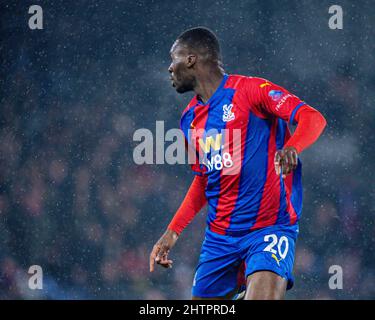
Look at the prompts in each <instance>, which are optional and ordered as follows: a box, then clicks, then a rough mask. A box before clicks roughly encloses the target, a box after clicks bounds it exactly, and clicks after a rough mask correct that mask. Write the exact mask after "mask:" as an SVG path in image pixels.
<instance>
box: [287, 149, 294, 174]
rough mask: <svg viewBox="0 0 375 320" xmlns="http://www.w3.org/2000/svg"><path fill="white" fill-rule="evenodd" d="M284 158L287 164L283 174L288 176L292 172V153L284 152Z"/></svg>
mask: <svg viewBox="0 0 375 320" xmlns="http://www.w3.org/2000/svg"><path fill="white" fill-rule="evenodd" d="M285 158H286V159H287V162H288V164H287V165H286V168H285V174H286V175H288V174H289V173H291V172H292V170H293V157H292V152H286V154H285Z"/></svg>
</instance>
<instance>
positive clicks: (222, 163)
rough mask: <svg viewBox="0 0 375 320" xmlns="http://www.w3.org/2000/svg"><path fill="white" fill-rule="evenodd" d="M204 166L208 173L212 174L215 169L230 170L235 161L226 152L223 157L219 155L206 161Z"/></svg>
mask: <svg viewBox="0 0 375 320" xmlns="http://www.w3.org/2000/svg"><path fill="white" fill-rule="evenodd" d="M203 164H204V165H205V166H206V167H207V171H208V172H211V171H212V170H213V169H215V170H222V169H223V168H230V167H232V166H233V160H232V157H231V155H230V153H229V152H224V153H223V155H221V154H219V153H217V154H215V155H214V156H213V157H212V158H211V160H208V159H207V160H206V161H204V162H203Z"/></svg>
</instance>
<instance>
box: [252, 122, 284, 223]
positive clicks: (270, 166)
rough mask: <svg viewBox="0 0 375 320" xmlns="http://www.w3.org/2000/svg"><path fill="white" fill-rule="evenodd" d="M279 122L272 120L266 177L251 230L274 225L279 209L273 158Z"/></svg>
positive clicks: (277, 181)
mask: <svg viewBox="0 0 375 320" xmlns="http://www.w3.org/2000/svg"><path fill="white" fill-rule="evenodd" d="M278 127H279V122H278V121H277V119H276V118H274V119H273V120H272V126H271V133H270V136H269V139H268V150H267V157H268V160H267V176H266V181H265V184H264V188H263V194H262V199H261V202H260V207H259V211H258V215H257V217H256V221H255V223H254V225H253V226H252V227H251V229H252V230H254V229H259V228H263V227H266V226H270V225H273V224H275V222H276V220H277V212H278V211H279V207H280V178H279V176H277V175H276V172H275V167H274V156H275V152H276V149H277V146H276V132H277V129H278Z"/></svg>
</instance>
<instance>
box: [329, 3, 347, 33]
mask: <svg viewBox="0 0 375 320" xmlns="http://www.w3.org/2000/svg"><path fill="white" fill-rule="evenodd" d="M328 13H329V14H332V16H331V17H330V18H329V20H328V27H329V28H330V29H332V30H336V29H340V30H342V29H343V28H344V13H343V10H342V7H341V6H338V5H332V6H330V7H329V9H328Z"/></svg>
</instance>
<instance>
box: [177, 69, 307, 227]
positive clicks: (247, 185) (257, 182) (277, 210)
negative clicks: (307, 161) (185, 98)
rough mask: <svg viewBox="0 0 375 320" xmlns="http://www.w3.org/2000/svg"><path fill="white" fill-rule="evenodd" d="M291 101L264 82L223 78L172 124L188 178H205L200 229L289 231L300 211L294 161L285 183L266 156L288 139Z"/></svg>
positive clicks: (296, 103)
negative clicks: (190, 159) (186, 159)
mask: <svg viewBox="0 0 375 320" xmlns="http://www.w3.org/2000/svg"><path fill="white" fill-rule="evenodd" d="M302 105H305V103H304V102H303V101H301V100H300V99H299V98H298V97H296V96H295V95H293V94H291V93H290V92H288V91H287V90H285V89H284V88H282V87H280V86H278V85H275V84H273V83H272V82H270V81H268V80H265V79H262V78H256V77H246V76H241V75H227V74H225V75H224V77H223V80H222V82H221V83H220V85H219V87H218V88H217V90H216V91H215V93H214V94H213V95H212V96H211V97H210V99H209V100H208V101H207V103H203V102H202V101H201V100H200V99H199V97H198V96H195V97H194V98H193V99H192V100H191V102H190V103H189V104H188V106H187V107H186V109H185V110H184V111H183V114H182V117H181V122H180V126H181V129H182V131H183V132H184V135H185V138H186V142H187V145H188V146H189V149H190V150H193V154H194V156H195V157H196V159H195V163H194V164H192V169H193V171H194V173H196V174H199V175H206V176H207V186H206V190H205V195H206V198H207V202H208V215H207V223H208V227H209V228H210V230H212V231H214V232H216V233H219V234H241V233H246V232H249V231H251V230H255V229H259V228H263V227H267V226H270V225H275V224H279V225H294V224H296V223H297V221H298V220H299V217H300V215H301V210H302V183H301V162H300V160H298V167H297V169H296V170H294V171H293V173H292V174H289V175H288V176H287V177H286V178H285V179H282V177H281V176H278V175H276V172H275V169H274V155H275V152H276V151H277V150H279V149H282V148H283V146H284V144H285V143H286V142H287V141H288V139H289V138H290V136H291V134H290V131H289V128H288V123H289V124H295V123H294V121H295V120H294V117H295V115H296V112H297V110H298V109H299V108H300V107H301V106H302Z"/></svg>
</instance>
